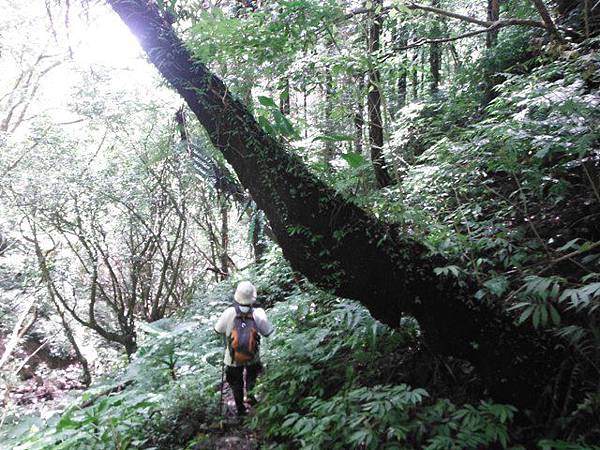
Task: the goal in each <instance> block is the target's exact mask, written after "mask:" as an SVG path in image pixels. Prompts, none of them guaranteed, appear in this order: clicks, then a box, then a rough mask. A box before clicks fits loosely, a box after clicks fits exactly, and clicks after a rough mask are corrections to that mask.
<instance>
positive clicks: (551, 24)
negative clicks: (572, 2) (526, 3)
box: [531, 0, 563, 42]
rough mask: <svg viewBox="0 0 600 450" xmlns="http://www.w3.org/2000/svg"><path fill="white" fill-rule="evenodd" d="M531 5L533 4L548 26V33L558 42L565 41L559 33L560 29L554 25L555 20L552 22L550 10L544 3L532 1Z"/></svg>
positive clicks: (538, 0) (539, 0) (537, 0)
mask: <svg viewBox="0 0 600 450" xmlns="http://www.w3.org/2000/svg"><path fill="white" fill-rule="evenodd" d="M531 3H533V5H534V6H535V8H536V9H537V10H538V13H539V14H540V17H541V18H542V21H543V22H544V24H545V25H546V29H547V30H548V32H549V33H550V34H551V35H552V36H553V37H554V38H555V39H556V40H557V41H559V42H560V41H562V40H563V39H562V36H561V35H560V33H559V32H558V28H556V25H555V24H554V20H552V16H551V15H550V12H549V11H548V8H546V5H544V2H543V1H542V0H531Z"/></svg>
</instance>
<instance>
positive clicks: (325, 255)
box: [109, 0, 563, 408]
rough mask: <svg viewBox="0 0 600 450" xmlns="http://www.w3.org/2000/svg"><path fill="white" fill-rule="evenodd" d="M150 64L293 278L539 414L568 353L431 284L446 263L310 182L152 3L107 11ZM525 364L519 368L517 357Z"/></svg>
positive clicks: (118, 3) (140, 0) (440, 282)
mask: <svg viewBox="0 0 600 450" xmlns="http://www.w3.org/2000/svg"><path fill="white" fill-rule="evenodd" d="M109 3H110V4H111V5H112V7H113V9H114V10H115V11H116V12H117V13H118V14H119V15H120V16H121V18H122V19H123V21H124V22H125V23H126V24H127V25H128V26H129V28H130V29H131V30H132V31H133V32H134V33H135V34H136V35H137V37H138V39H139V40H140V42H141V45H142V47H143V48H144V50H145V51H146V53H147V54H148V57H149V59H150V61H151V62H152V63H153V64H154V65H155V66H156V67H157V68H158V70H159V71H160V72H161V73H162V75H163V76H164V77H165V78H166V79H167V80H168V81H169V82H170V83H171V85H172V86H173V87H174V88H175V89H176V90H177V91H178V92H179V94H180V95H181V96H182V97H183V98H184V99H185V100H186V102H187V103H188V105H189V107H190V108H191V110H192V111H193V112H194V113H195V115H196V116H197V118H198V120H199V121H200V122H201V124H202V125H203V126H204V128H205V129H206V132H207V134H208V136H209V137H210V139H211V140H212V142H213V144H214V145H215V146H216V147H217V148H218V149H219V150H220V151H221V152H222V153H223V155H224V156H225V158H226V159H227V161H228V162H229V163H230V164H231V165H232V167H233V168H234V170H235V171H236V173H237V175H238V177H239V179H240V181H241V183H242V184H243V185H244V186H245V187H246V188H247V189H248V190H249V191H250V193H251V194H252V197H253V198H254V200H255V201H256V203H257V205H258V207H259V208H260V209H262V210H263V211H264V212H265V214H266V216H267V218H268V220H269V223H270V224H271V228H272V230H273V232H274V234H275V236H276V238H277V241H278V243H279V244H280V246H281V248H282V250H283V252H284V255H285V257H286V259H287V260H288V261H289V262H290V263H291V265H292V267H293V268H294V269H295V270H297V271H299V272H301V273H303V274H304V275H305V276H306V277H307V278H308V279H309V280H311V281H313V282H314V283H316V284H317V285H319V286H321V287H323V288H325V289H329V290H331V291H333V292H335V293H336V294H337V295H340V296H343V297H349V298H354V299H356V300H358V301H360V302H361V303H362V304H363V305H365V307H366V308H368V310H369V311H370V312H371V314H372V315H373V317H374V318H376V319H378V320H380V321H381V322H383V323H386V324H388V325H391V326H397V325H398V324H399V320H400V317H401V315H402V314H403V313H407V314H410V315H412V316H414V317H415V318H416V319H417V320H418V321H419V324H420V326H421V329H422V332H423V337H424V339H425V340H426V343H427V345H428V346H429V347H430V348H431V349H432V350H433V351H435V352H437V353H439V354H446V355H453V356H455V357H459V358H463V359H466V360H468V361H471V362H472V363H473V364H474V366H475V367H476V369H477V370H478V371H479V373H480V375H481V377H482V379H483V381H484V383H486V385H487V387H488V389H489V392H490V393H491V394H492V396H493V397H494V398H495V399H496V400H498V401H505V402H510V403H513V404H515V405H517V406H522V407H527V408H532V407H534V406H535V405H536V403H537V400H538V397H539V392H540V390H541V389H542V387H543V386H545V385H546V383H547V382H548V380H549V378H550V377H551V376H552V375H553V374H554V373H555V369H556V368H557V367H558V361H560V360H561V359H562V356H563V355H562V353H561V352H560V351H558V350H556V349H554V348H552V347H550V346H549V344H548V342H547V341H546V340H545V339H544V337H543V336H542V335H541V334H539V333H536V332H535V330H533V329H532V328H528V327H525V326H524V327H515V325H514V324H513V320H512V318H511V317H509V316H508V315H506V314H505V313H504V311H503V309H502V308H500V307H497V306H493V305H489V304H488V303H484V302H481V301H477V300H475V299H474V297H473V295H472V293H473V290H472V289H466V288H459V287H458V286H457V284H456V283H454V282H452V281H450V280H444V279H442V278H440V277H438V276H436V275H435V274H434V269H435V268H436V267H439V266H443V265H445V264H446V262H445V261H443V260H442V259H441V258H434V257H431V256H430V255H429V253H428V250H427V249H426V248H425V246H423V245H422V244H420V243H418V242H416V241H415V240H413V239H411V238H410V237H408V236H403V235H402V234H401V233H400V232H399V230H397V229H396V228H394V227H393V226H391V225H388V224H385V223H382V222H380V221H378V220H376V219H375V218H374V217H372V216H371V215H369V214H367V213H366V212H365V211H364V210H362V209H361V208H359V207H358V206H356V205H355V204H353V203H351V202H349V201H347V200H345V199H344V198H342V197H341V196H340V195H339V194H337V193H336V192H335V191H333V190H332V189H331V188H329V187H328V186H326V185H325V184H324V183H322V182H321V181H319V180H318V179H317V178H316V177H315V176H313V175H312V174H311V173H310V172H309V170H308V169H307V167H306V166H305V165H304V164H303V163H302V161H301V160H300V159H299V158H298V157H296V156H295V155H293V154H292V153H290V152H287V151H286V149H285V148H284V146H283V145H282V144H281V143H280V142H278V141H276V140H275V139H274V138H273V137H271V136H270V135H269V134H267V133H266V132H265V131H264V130H262V129H261V127H260V126H259V125H258V123H257V122H256V121H255V120H254V118H253V117H252V116H251V115H250V114H249V113H248V111H247V110H246V108H245V107H244V106H243V105H242V104H241V103H240V102H239V101H238V100H236V99H235V98H234V97H232V96H231V94H230V93H229V91H228V90H227V88H226V87H225V85H224V84H223V82H222V81H221V80H220V79H219V78H217V77H216V76H214V75H213V74H212V73H211V72H210V71H209V70H208V69H207V68H206V66H205V65H203V64H202V63H200V62H198V61H196V60H195V59H194V58H193V56H192V54H191V53H190V52H189V51H188V50H187V49H186V47H185V46H184V44H183V43H182V41H181V40H180V39H179V38H178V37H177V35H176V34H175V32H174V31H173V29H172V28H171V26H170V24H169V23H168V22H167V21H165V20H164V19H163V18H162V17H161V13H160V11H159V9H158V7H157V6H156V5H154V4H153V3H150V2H148V1H146V0H109ZM517 355H518V357H516V356H517Z"/></svg>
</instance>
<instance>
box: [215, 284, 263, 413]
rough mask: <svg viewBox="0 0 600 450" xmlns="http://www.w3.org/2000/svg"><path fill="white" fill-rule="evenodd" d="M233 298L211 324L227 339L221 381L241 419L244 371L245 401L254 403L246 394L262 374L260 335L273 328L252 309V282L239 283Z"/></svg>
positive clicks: (251, 397) (243, 411) (243, 407)
mask: <svg viewBox="0 0 600 450" xmlns="http://www.w3.org/2000/svg"><path fill="white" fill-rule="evenodd" d="M233 298H234V302H233V306H230V307H229V308H227V309H226V310H225V311H223V314H221V317H219V320H217V323H216V324H215V331H216V332H217V333H221V334H225V336H226V337H227V348H226V349H225V366H226V369H225V378H226V379H227V382H228V383H229V386H231V390H232V391H233V398H234V399H235V405H236V407H237V413H238V415H239V416H243V415H245V414H246V406H245V405H244V371H245V372H246V376H245V378H246V393H247V394H248V396H247V398H248V402H249V403H255V402H256V398H255V397H254V396H253V395H252V394H251V393H250V392H251V391H252V388H253V387H254V384H255V383H256V377H257V376H258V374H259V373H260V372H261V371H262V364H261V362H260V355H259V347H260V336H261V335H262V336H265V337H267V336H269V335H270V334H271V333H273V325H272V324H271V322H269V319H267V315H266V313H265V310H264V309H262V308H254V307H253V306H252V305H253V304H254V302H255V301H256V288H255V287H254V285H253V284H252V283H250V282H249V281H242V282H241V283H239V284H238V286H237V289H236V290H235V294H234V296H233ZM244 369H245V370H244Z"/></svg>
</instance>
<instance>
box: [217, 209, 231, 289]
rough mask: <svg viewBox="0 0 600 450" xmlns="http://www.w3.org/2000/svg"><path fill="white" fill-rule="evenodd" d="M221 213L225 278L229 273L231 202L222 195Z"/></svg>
mask: <svg viewBox="0 0 600 450" xmlns="http://www.w3.org/2000/svg"><path fill="white" fill-rule="evenodd" d="M220 203H221V204H220V213H221V254H220V258H219V259H220V261H221V272H222V278H223V279H225V278H227V276H228V275H229V265H230V264H229V253H228V252H229V217H228V215H229V204H228V203H227V199H226V198H224V197H222V198H221V199H220Z"/></svg>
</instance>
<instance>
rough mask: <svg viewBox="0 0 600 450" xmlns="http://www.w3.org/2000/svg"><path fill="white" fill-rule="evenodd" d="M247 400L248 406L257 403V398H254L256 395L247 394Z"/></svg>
mask: <svg viewBox="0 0 600 450" xmlns="http://www.w3.org/2000/svg"><path fill="white" fill-rule="evenodd" d="M247 402H248V404H249V405H250V406H254V405H256V404H257V403H258V400H256V397H255V396H254V395H252V394H251V395H249V396H248V399H247Z"/></svg>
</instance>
